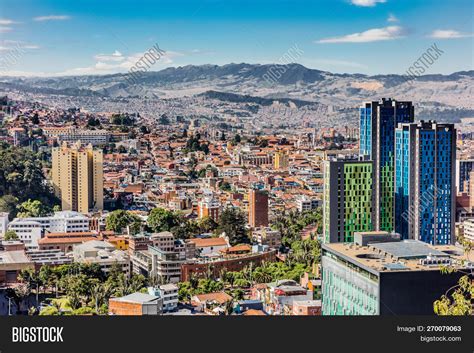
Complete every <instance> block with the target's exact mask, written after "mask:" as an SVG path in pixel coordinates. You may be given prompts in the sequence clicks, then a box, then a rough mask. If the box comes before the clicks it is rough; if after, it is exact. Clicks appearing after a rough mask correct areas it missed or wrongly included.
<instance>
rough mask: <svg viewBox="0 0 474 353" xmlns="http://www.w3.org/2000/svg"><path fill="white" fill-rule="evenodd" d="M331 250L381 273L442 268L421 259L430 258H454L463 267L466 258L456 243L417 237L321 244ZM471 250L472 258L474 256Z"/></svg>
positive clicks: (456, 263) (339, 255) (452, 262)
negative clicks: (424, 241) (364, 244)
mask: <svg viewBox="0 0 474 353" xmlns="http://www.w3.org/2000/svg"><path fill="white" fill-rule="evenodd" d="M322 248H323V250H325V251H329V252H331V253H333V254H335V255H337V256H338V257H341V258H343V259H344V260H346V261H349V262H351V263H354V264H356V265H358V266H359V267H362V268H364V269H365V270H367V271H369V272H371V273H374V274H376V275H378V274H379V273H380V272H394V271H407V270H410V271H434V270H436V271H439V269H440V266H441V264H436V263H434V264H431V265H423V264H421V263H420V260H423V259H426V258H427V257H431V258H436V259H440V260H451V264H452V265H454V266H455V267H456V266H457V267H458V268H460V262H461V260H466V259H467V258H466V256H465V255H464V252H463V249H462V248H460V247H457V246H454V245H430V244H427V243H423V242H420V241H417V240H403V241H396V242H388V243H369V244H368V245H367V246H361V245H356V244H353V243H330V244H322ZM472 255H474V254H473V253H472V252H471V257H470V258H471V259H472V258H474V257H473V256H472Z"/></svg>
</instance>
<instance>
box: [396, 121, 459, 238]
mask: <svg viewBox="0 0 474 353" xmlns="http://www.w3.org/2000/svg"><path fill="white" fill-rule="evenodd" d="M455 161H456V130H455V128H454V125H453V124H437V123H435V122H433V121H428V122H425V121H421V122H419V123H412V124H399V126H398V128H397V129H396V131H395V170H396V173H395V219H396V222H395V230H396V232H397V233H400V234H401V236H402V238H404V239H417V240H421V241H424V242H427V243H430V244H451V243H454V218H455V197H456V196H455V183H456V181H455Z"/></svg>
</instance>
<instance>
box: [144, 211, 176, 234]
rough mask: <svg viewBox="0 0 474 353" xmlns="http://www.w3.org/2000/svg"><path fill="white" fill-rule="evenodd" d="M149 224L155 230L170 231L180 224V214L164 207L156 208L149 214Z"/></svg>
mask: <svg viewBox="0 0 474 353" xmlns="http://www.w3.org/2000/svg"><path fill="white" fill-rule="evenodd" d="M147 222H148V226H149V227H150V228H151V229H152V230H153V231H154V232H163V231H169V230H170V229H171V228H173V227H176V226H178V225H179V216H178V214H176V213H175V212H172V211H169V210H166V209H164V208H154V209H152V210H151V212H150V214H149V215H148V221H147Z"/></svg>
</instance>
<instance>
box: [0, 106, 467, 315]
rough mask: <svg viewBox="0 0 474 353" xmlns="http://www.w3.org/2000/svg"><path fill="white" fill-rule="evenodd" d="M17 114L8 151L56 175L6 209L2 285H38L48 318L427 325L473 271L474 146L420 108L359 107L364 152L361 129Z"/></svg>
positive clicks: (14, 110)
mask: <svg viewBox="0 0 474 353" xmlns="http://www.w3.org/2000/svg"><path fill="white" fill-rule="evenodd" d="M0 102H1V100H0ZM5 104H7V105H6V106H2V107H3V108H2V110H1V112H3V114H4V116H5V117H6V119H5V126H6V127H5V134H4V135H2V132H3V130H2V129H0V138H1V139H2V141H1V142H0V149H1V151H2V153H6V154H7V155H8V153H10V155H11V156H13V155H14V156H15V158H18V159H24V160H27V162H25V164H26V165H31V163H33V164H34V165H38V166H39V168H38V169H37V170H33V171H31V170H30V172H32V173H36V174H35V175H34V178H32V180H31V181H30V182H32V183H35V181H36V180H39V183H36V184H34V185H35V187H34V191H35V192H32V191H31V188H29V187H28V185H27V184H22V190H17V191H16V194H15V195H14V197H13V198H9V196H10V195H8V197H6V198H5V197H3V196H0V212H1V213H0V234H1V236H2V238H3V240H2V241H1V243H0V256H1V258H2V263H0V284H1V285H5V286H19V287H20V288H23V287H25V288H26V287H27V288H30V289H31V290H32V291H33V292H34V291H36V289H35V287H34V286H36V285H37V284H38V286H39V289H38V290H39V291H40V292H41V291H42V292H44V296H45V297H47V298H48V300H50V302H48V303H46V302H45V301H42V302H41V303H38V304H40V305H38V307H40V308H39V309H37V310H40V311H41V312H43V313H45V312H46V313H49V312H54V313H56V312H58V313H59V312H60V311H61V310H62V311H71V312H72V313H74V314H78V313H81V312H86V313H93V314H100V315H106V314H109V315H132V314H133V315H229V314H230V315H244V316H249V315H259V316H265V315H339V314H348V315H365V314H370V315H379V314H381V315H385V314H388V313H390V310H391V311H392V312H393V313H401V314H403V313H423V314H424V313H429V311H430V310H431V312H433V309H432V308H433V302H434V301H436V300H438V299H440V298H441V295H443V293H444V292H443V291H445V289H446V287H445V285H453V283H455V281H456V280H457V279H458V277H456V276H454V275H452V276H447V277H442V276H441V277H440V275H441V274H440V271H439V266H444V265H449V266H456V267H455V268H457V269H461V268H464V267H463V266H461V263H460V261H461V260H460V258H461V257H462V256H461V254H462V251H463V249H462V246H461V243H460V242H461V241H463V239H464V240H468V241H470V240H472V238H473V236H472V234H473V233H474V232H473V231H472V229H473V228H474V227H473V226H472V224H471V223H472V222H471V220H472V219H474V201H472V200H474V194H473V193H471V192H470V190H474V188H472V187H471V186H472V184H471V183H474V178H470V176H471V175H470V174H469V172H468V169H469V165H468V162H467V161H469V160H470V159H471V158H472V157H471V154H470V150H471V146H470V140H469V137H468V136H464V135H462V136H460V134H459V133H457V132H456V131H457V130H456V129H454V127H453V126H452V124H444V123H435V122H431V121H430V122H416V123H414V122H412V121H413V105H412V103H411V102H405V101H403V102H402V101H396V100H393V99H383V100H381V101H373V102H370V103H364V107H363V108H362V109H359V110H358V109H357V108H356V105H355V106H354V108H353V114H354V116H355V118H356V119H358V120H359V123H360V127H361V129H362V131H361V133H360V141H358V136H359V129H358V128H357V127H350V126H344V127H334V128H325V127H317V126H314V124H311V123H309V124H307V126H304V127H301V129H299V130H298V131H286V129H281V131H271V129H269V131H259V132H258V133H257V132H255V131H254V127H253V126H252V125H248V124H247V122H245V120H243V119H240V118H231V119H230V120H227V118H222V120H219V119H206V118H204V117H199V116H192V117H191V116H187V115H183V116H181V117H176V116H167V115H164V114H163V115H164V116H160V117H159V118H157V119H149V118H145V117H142V116H139V115H138V114H135V113H132V114H131V113H89V112H83V111H81V110H80V109H72V110H64V111H61V110H59V111H58V110H51V109H50V108H48V107H38V106H37V105H34V104H29V103H27V102H17V101H12V100H9V99H7V100H6V103H5ZM5 107H6V108H5ZM222 109H224V108H222ZM6 112H8V113H6ZM216 114H217V113H216ZM0 115H1V113H0ZM404 121H408V122H404ZM39 128H41V131H40V129H39ZM456 135H457V136H458V138H459V139H457V138H456ZM387 141H388V142H387ZM390 141H391V142H390ZM391 143H393V146H391ZM15 144H16V145H17V146H16V147H13V146H15ZM13 148H14V149H15V150H12V149H13ZM456 149H458V151H456ZM21 153H25V154H26V155H21ZM30 154H31V155H30ZM425 155H429V156H430V158H429V159H426V158H425V157H426V156H425ZM17 156H18V157H17ZM431 156H435V158H431ZM12 158H13V157H12ZM28 158H30V159H33V158H36V159H34V161H33V162H31V161H30V160H28ZM456 160H457V161H458V162H457V165H458V166H459V168H457V169H456V168H455V165H456V162H455V161H456ZM461 161H466V163H464V162H461ZM0 162H1V161H0ZM28 163H30V164H28ZM10 164H11V163H10ZM8 168H9V166H8V165H7V164H4V165H3V170H5V172H3V170H0V177H1V176H2V174H1V173H4V175H6V176H7V177H6V178H5V177H4V178H5V180H7V179H8V176H10V177H12V176H13V177H15V173H13V174H12V171H11V170H9V169H8ZM18 169H20V171H21V165H19V166H18ZM461 173H463V175H462V176H461ZM471 173H472V171H471ZM468 176H469V178H468ZM376 180H377V181H376ZM461 180H462V181H461ZM456 183H461V184H463V185H464V188H463V189H462V190H458V189H456V186H455V185H456ZM2 185H3V184H1V183H0V188H1V187H2ZM9 187H10V189H14V187H13V186H12V185H9ZM430 188H432V189H435V190H436V191H437V193H434V194H433V195H430V197H431V201H430V198H429V197H428V198H427V196H426V195H425V194H424V193H423V192H422V191H423V190H429V189H430ZM10 189H8V190H7V192H10V191H9V190H10ZM53 191H54V194H53ZM25 194H26V195H25ZM427 200H428V203H427V205H429V206H430V207H428V208H423V207H418V206H417V205H420V204H422V203H423V202H426V201H427ZM453 200H455V203H454V205H453V206H452V207H451V208H449V202H453ZM12 203H13V204H14V205H13V206H10V205H11V204H12ZM394 207H395V208H394ZM61 209H62V211H60V210H61ZM412 210H415V211H414V212H413V211H412ZM406 213H408V217H404V215H405V214H406ZM410 216H413V217H410ZM453 217H456V218H455V219H453ZM405 218H406V220H407V221H406V224H405V223H403V222H404V221H405ZM428 220H430V221H431V223H429V222H428ZM408 225H409V227H408ZM404 227H405V228H404ZM431 230H432V231H431ZM395 231H396V232H397V233H400V235H398V234H396V233H395ZM390 244H391V245H390ZM444 244H447V245H444ZM321 247H322V248H321ZM359 255H360V256H359ZM402 265H404V266H405V267H406V268H405V267H403V266H402ZM465 266H469V263H466V264H465ZM417 267H419V268H417ZM40 273H41V277H39V275H40ZM50 273H52V274H53V275H50ZM46 277H48V278H50V280H49V282H48V281H47V280H46V279H45V278H46ZM38 278H42V280H39V279H38ZM41 281H43V282H41ZM81 281H82V282H81ZM84 281H85V282H84ZM411 281H416V282H417V283H419V285H413V284H412V283H411ZM84 283H86V285H87V283H89V284H91V285H90V286H89V287H87V289H85V290H84V291H83V292H81V294H80V295H79V296H76V292H75V291H76V289H77V288H78V287H77V286H78V285H79V286H83V284H84ZM423 286H424V287H426V291H425V292H423V289H422V287H423ZM56 287H57V288H58V289H57V291H58V293H57V297H58V298H57V299H56V293H55V289H54V288H56ZM410 288H412V289H413V290H415V291H416V293H417V295H418V299H416V300H413V302H414V303H415V304H413V303H411V302H409V301H408V294H407V293H408V292H409V291H410ZM101 291H103V292H101ZM101 293H102V294H101ZM391 293H392V294H391ZM394 293H399V298H398V297H397V298H394V297H393V295H394ZM96 295H98V296H97V297H95V296H96ZM30 296H31V295H30ZM92 296H94V298H99V299H97V300H98V301H97V303H94V301H93V300H92ZM100 298H102V299H100ZM34 300H35V299H34V298H33V299H32V301H33V302H34ZM40 301H41V299H40ZM52 302H54V303H56V304H55V305H56V306H55V305H53V304H51V303H52ZM59 302H68V303H69V302H70V303H72V305H73V306H74V308H72V307H69V306H68V307H67V308H66V307H61V308H60V309H58V308H57V307H58V306H59V304H58V303H59ZM385 302H386V303H387V305H386V306H383V305H382V303H385ZM12 306H14V307H15V309H14V310H15V312H16V311H18V312H19V313H21V312H22V309H23V308H21V309H20V308H19V307H17V306H16V304H12ZM429 308H431V309H429ZM0 310H2V309H1V307H0ZM58 310H59V311H58ZM23 313H24V311H23Z"/></svg>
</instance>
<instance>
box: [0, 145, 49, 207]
mask: <svg viewBox="0 0 474 353" xmlns="http://www.w3.org/2000/svg"><path fill="white" fill-rule="evenodd" d="M42 168H43V161H42V159H41V156H40V155H39V154H37V153H35V152H33V151H32V150H30V149H27V148H22V147H15V146H11V145H9V144H7V143H5V142H0V195H11V196H13V197H16V198H17V199H18V201H19V202H24V201H26V200H28V199H29V198H31V195H35V198H36V199H37V200H40V201H42V202H44V203H45V204H47V205H51V204H55V203H57V198H55V197H54V195H53V192H52V188H51V186H50V185H49V184H48V183H47V182H45V181H46V180H45V179H46V178H45V176H44V175H43V170H42Z"/></svg>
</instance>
